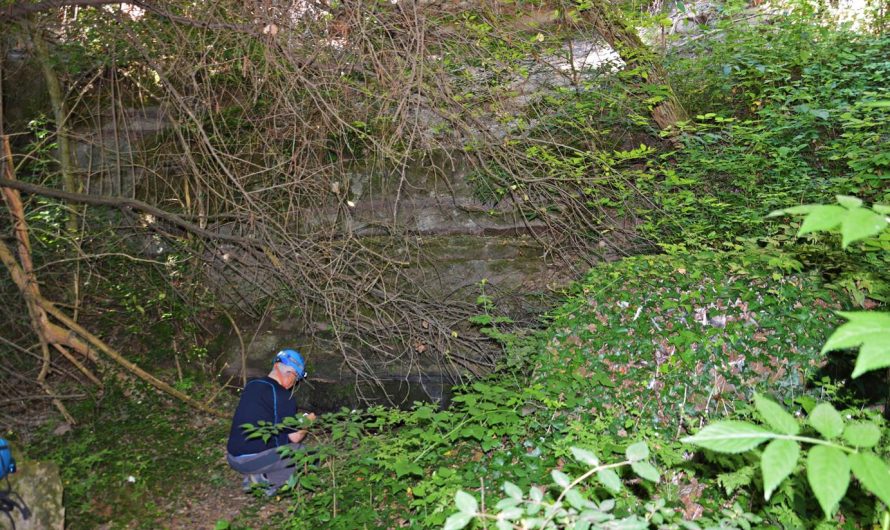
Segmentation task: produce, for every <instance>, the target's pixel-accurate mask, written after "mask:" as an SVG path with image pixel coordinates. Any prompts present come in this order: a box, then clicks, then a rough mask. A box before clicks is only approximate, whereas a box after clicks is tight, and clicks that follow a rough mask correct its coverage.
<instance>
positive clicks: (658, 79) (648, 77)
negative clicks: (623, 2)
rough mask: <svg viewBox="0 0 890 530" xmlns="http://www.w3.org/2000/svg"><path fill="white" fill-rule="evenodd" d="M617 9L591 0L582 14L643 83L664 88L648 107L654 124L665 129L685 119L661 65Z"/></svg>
mask: <svg viewBox="0 0 890 530" xmlns="http://www.w3.org/2000/svg"><path fill="white" fill-rule="evenodd" d="M617 9H618V8H617V7H612V6H611V5H609V4H608V3H607V2H606V0H600V1H594V2H592V5H591V7H590V9H589V10H588V11H586V15H587V17H588V18H589V19H590V20H591V22H592V23H593V27H594V29H596V31H597V33H599V34H600V35H602V37H603V38H604V39H605V40H606V42H608V43H609V46H611V47H612V48H613V49H614V50H615V52H617V53H618V56H619V57H621V60H622V61H624V62H625V63H626V64H627V66H628V68H629V69H632V70H633V69H639V70H640V77H641V78H642V79H643V80H644V81H645V82H646V83H648V84H650V85H656V86H662V87H664V90H666V91H667V94H666V95H665V97H664V99H663V100H662V101H660V102H659V103H657V104H656V105H655V106H654V107H653V108H652V111H651V112H652V119H653V120H655V123H656V124H657V125H658V127H659V128H660V129H668V128H670V127H672V126H674V125H675V124H676V123H677V122H678V121H683V120H686V119H688V116H687V114H686V111H685V110H684V109H683V105H681V104H680V101H679V100H678V99H677V96H676V95H675V94H674V91H673V89H672V88H671V86H670V84H668V81H667V73H666V72H665V71H664V68H662V66H661V65H660V64H658V63H657V62H656V61H655V60H654V54H653V53H652V51H651V50H650V49H649V47H648V46H646V45H645V44H644V43H643V41H642V40H641V39H640V36H639V35H637V32H636V30H634V29H633V28H631V27H629V26H628V25H627V23H626V22H625V21H624V18H623V17H622V16H621V14H620V13H619V12H618V11H617Z"/></svg>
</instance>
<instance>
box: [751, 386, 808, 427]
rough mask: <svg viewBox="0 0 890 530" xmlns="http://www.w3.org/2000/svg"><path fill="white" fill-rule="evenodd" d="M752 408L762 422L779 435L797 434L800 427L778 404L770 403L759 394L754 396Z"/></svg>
mask: <svg viewBox="0 0 890 530" xmlns="http://www.w3.org/2000/svg"><path fill="white" fill-rule="evenodd" d="M754 406H755V407H756V408H757V412H759V413H760V416H761V417H762V418H763V421H765V422H766V423H767V425H769V426H770V427H772V428H773V429H774V430H775V431H776V432H778V433H781V434H797V433H798V432H800V425H798V423H797V420H795V419H794V416H792V415H791V414H788V412H786V411H785V409H784V408H782V407H781V405H779V404H778V403H776V402H774V401H771V400H769V399H767V398H765V397H764V396H762V395H760V394H755V395H754Z"/></svg>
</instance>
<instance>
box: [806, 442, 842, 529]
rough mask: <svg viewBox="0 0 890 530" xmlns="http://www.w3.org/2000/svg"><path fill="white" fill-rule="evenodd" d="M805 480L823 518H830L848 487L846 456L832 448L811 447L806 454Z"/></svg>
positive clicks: (822, 446)
mask: <svg viewBox="0 0 890 530" xmlns="http://www.w3.org/2000/svg"><path fill="white" fill-rule="evenodd" d="M807 480H808V481H809V483H810V489H812V490H813V494H814V495H816V500H818V501H819V506H821V507H822V511H823V512H825V517H826V518H830V517H831V516H832V515H834V512H835V509H836V508H837V505H838V503H839V502H840V501H841V499H842V498H843V497H844V494H845V493H846V492H847V486H849V485H850V463H849V461H848V460H847V456H846V455H845V454H844V453H843V452H842V451H841V450H840V449H835V448H834V447H827V446H825V445H816V446H813V447H812V448H811V449H810V451H809V453H807Z"/></svg>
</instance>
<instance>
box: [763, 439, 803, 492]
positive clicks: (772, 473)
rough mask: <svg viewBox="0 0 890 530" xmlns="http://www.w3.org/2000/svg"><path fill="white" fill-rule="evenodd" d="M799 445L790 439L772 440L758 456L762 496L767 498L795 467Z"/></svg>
mask: <svg viewBox="0 0 890 530" xmlns="http://www.w3.org/2000/svg"><path fill="white" fill-rule="evenodd" d="M799 457H800V445H798V443H797V442H794V441H791V440H773V441H771V442H770V443H769V444H768V445H767V446H766V449H764V450H763V454H762V455H761V456H760V470H761V472H762V473H763V496H764V498H765V499H766V500H769V498H770V496H772V494H773V491H775V490H776V488H777V487H778V486H779V484H781V483H782V481H783V480H785V478H786V477H787V476H788V475H790V474H791V473H792V472H793V471H794V468H795V467H797V459H798V458H799Z"/></svg>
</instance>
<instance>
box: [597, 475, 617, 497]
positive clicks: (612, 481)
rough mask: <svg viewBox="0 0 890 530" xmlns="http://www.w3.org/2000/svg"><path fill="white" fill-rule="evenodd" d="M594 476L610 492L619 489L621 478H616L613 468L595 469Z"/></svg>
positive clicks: (615, 491)
mask: <svg viewBox="0 0 890 530" xmlns="http://www.w3.org/2000/svg"><path fill="white" fill-rule="evenodd" d="M596 478H598V479H599V481H600V483H602V485H603V486H605V488H606V489H607V490H609V491H611V492H612V493H618V492H619V491H621V479H620V478H618V473H616V472H615V471H614V470H612V469H603V470H602V471H597V472H596Z"/></svg>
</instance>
